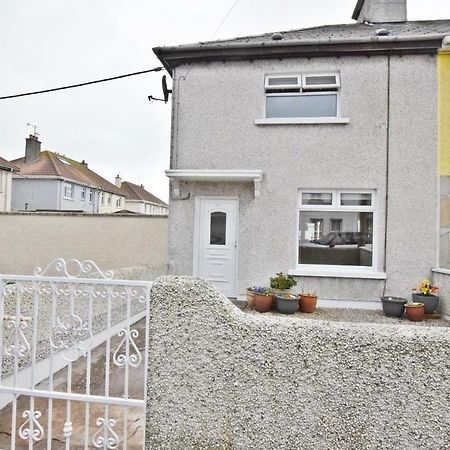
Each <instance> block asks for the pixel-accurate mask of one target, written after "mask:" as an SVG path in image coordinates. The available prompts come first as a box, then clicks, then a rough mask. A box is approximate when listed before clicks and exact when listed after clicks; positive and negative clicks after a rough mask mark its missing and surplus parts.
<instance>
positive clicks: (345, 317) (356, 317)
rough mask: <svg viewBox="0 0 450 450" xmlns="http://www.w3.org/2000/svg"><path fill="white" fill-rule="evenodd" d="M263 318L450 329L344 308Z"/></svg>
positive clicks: (445, 324) (429, 322) (434, 320)
mask: <svg viewBox="0 0 450 450" xmlns="http://www.w3.org/2000/svg"><path fill="white" fill-rule="evenodd" d="M241 309H242V311H244V312H245V313H248V314H250V315H262V314H261V313H259V312H257V311H255V310H252V309H249V308H247V307H245V308H241ZM263 315H265V316H278V317H292V318H293V319H296V320H325V321H332V322H351V323H379V324H384V325H404V326H413V327H416V326H417V327H447V328H450V322H449V321H447V320H442V319H437V318H436V316H433V318H431V317H430V318H425V320H423V321H422V322H411V321H410V320H408V319H407V318H406V317H405V316H403V317H402V318H401V319H397V318H393V317H386V316H385V315H384V314H383V312H382V311H373V310H362V309H344V308H317V309H316V311H314V312H313V313H312V314H305V313H301V312H297V313H295V314H293V315H290V316H289V315H285V314H280V313H278V312H276V311H270V312H268V313H264V314H263Z"/></svg>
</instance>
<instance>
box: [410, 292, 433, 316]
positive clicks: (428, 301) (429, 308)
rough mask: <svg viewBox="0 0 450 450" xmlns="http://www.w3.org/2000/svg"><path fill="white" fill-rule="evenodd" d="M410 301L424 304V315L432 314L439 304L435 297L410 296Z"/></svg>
mask: <svg viewBox="0 0 450 450" xmlns="http://www.w3.org/2000/svg"><path fill="white" fill-rule="evenodd" d="M412 300H413V302H416V303H423V304H424V306H425V314H433V313H434V311H436V308H437V305H438V303H439V297H438V296H437V295H422V294H412Z"/></svg>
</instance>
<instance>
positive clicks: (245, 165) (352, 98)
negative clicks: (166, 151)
mask: <svg viewBox="0 0 450 450" xmlns="http://www.w3.org/2000/svg"><path fill="white" fill-rule="evenodd" d="M388 69H389V71H390V77H388ZM327 71H339V72H340V74H341V83H342V87H341V89H340V103H341V104H340V109H341V115H342V116H343V117H348V118H349V120H350V122H349V124H346V125H342V124H340V125H330V124H325V125H323V124H322V125H317V124H316V125H271V126H261V125H255V119H261V118H263V117H264V75H265V74H268V73H277V74H286V73H297V72H309V73H317V72H319V73H321V72H327ZM389 81H390V82H389ZM173 85H174V102H173V105H174V125H173V127H174V129H176V130H177V131H178V134H177V135H176V136H174V139H173V142H172V160H171V167H172V168H173V169H260V170H262V171H263V173H264V179H263V181H262V183H261V196H260V197H259V198H256V199H254V198H253V188H252V184H251V183H242V184H236V183H196V182H188V183H182V185H181V194H182V198H183V200H177V199H176V198H172V199H171V202H170V225H169V227H170V231H169V236H170V239H169V260H170V262H171V268H172V272H171V273H172V274H174V275H186V274H192V268H193V242H192V236H193V234H194V202H195V197H196V196H201V195H208V196H234V197H238V198H239V208H240V217H239V246H238V293H240V294H243V293H244V291H245V288H246V287H247V286H252V285H255V284H258V283H264V284H265V283H267V282H268V278H269V276H271V275H273V274H274V273H276V272H279V271H280V270H283V271H287V270H292V269H295V268H296V257H297V250H296V247H297V245H298V241H297V214H298V212H297V205H298V190H299V189H373V190H376V198H377V200H376V212H377V216H378V217H377V221H376V223H375V231H374V239H375V240H376V244H375V245H376V248H377V250H378V253H377V255H378V256H377V258H376V259H377V264H378V267H377V270H378V271H379V272H385V273H386V274H387V281H386V290H385V293H386V294H389V295H403V296H406V295H409V293H410V290H411V287H412V286H414V285H415V284H416V283H417V282H418V281H417V280H421V279H423V278H424V277H430V271H431V268H433V267H436V265H437V263H438V255H437V249H438V243H437V240H438V235H437V229H438V219H437V215H436V211H437V209H438V194H437V193H438V176H437V170H436V164H437V162H436V154H437V150H436V149H437V140H436V136H437V131H436V121H437V117H436V115H437V97H436V58H435V57H434V56H428V55H405V56H402V57H400V56H391V57H390V60H388V57H387V56H372V57H370V58H367V57H354V56H352V57H346V56H344V57H341V58H332V57H329V58H327V57H324V58H310V59H307V58H289V59H283V60H275V59H273V60H255V61H252V62H249V61H234V62H226V63H222V62H211V63H208V64H206V63H195V64H193V65H192V66H189V67H187V66H179V67H177V68H176V70H175V75H174V81H173ZM418 86H420V89H418V88H417V87H418ZM388 94H389V104H390V109H389V111H388V108H387V105H388ZM419 105H420V106H419ZM388 117H389V142H388V130H387V124H388ZM388 143H389V146H388ZM388 147H389V183H388V185H387V183H386V173H387V153H388ZM418 180H420V181H418ZM387 189H389V192H388V197H389V203H388V207H387V209H388V214H387V217H386V190H387ZM188 194H190V197H189V198H188ZM418 211H420V219H419V218H418ZM386 222H387V237H386V236H385V223H386ZM385 239H386V251H385ZM301 281H302V282H303V281H304V282H305V283H307V284H308V286H309V287H310V288H311V290H316V291H317V293H318V294H319V295H320V296H321V297H322V298H334V299H353V300H377V299H378V298H379V296H380V295H383V292H384V287H385V284H384V281H383V280H381V281H380V280H373V279H365V280H361V279H355V278H351V276H349V277H348V278H332V277H328V278H318V277H316V278H311V279H304V278H302V280H301Z"/></svg>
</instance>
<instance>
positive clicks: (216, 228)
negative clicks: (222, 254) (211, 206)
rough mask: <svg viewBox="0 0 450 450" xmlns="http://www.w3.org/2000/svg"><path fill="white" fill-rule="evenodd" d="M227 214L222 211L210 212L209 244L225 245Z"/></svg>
mask: <svg viewBox="0 0 450 450" xmlns="http://www.w3.org/2000/svg"><path fill="white" fill-rule="evenodd" d="M226 231H227V215H226V213H224V212H218V211H216V212H212V213H211V227H210V234H209V243H210V245H226Z"/></svg>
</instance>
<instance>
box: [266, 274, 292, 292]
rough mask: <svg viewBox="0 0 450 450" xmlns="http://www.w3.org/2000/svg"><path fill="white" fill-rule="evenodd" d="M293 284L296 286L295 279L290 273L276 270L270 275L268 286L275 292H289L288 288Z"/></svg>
mask: <svg viewBox="0 0 450 450" xmlns="http://www.w3.org/2000/svg"><path fill="white" fill-rule="evenodd" d="M294 286H297V280H296V279H295V278H294V277H293V276H292V275H288V274H286V273H283V272H278V273H277V274H276V275H275V276H273V277H270V287H271V288H272V289H273V291H274V293H275V294H281V295H282V294H287V293H290V289H291V288H293V287H294Z"/></svg>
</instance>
